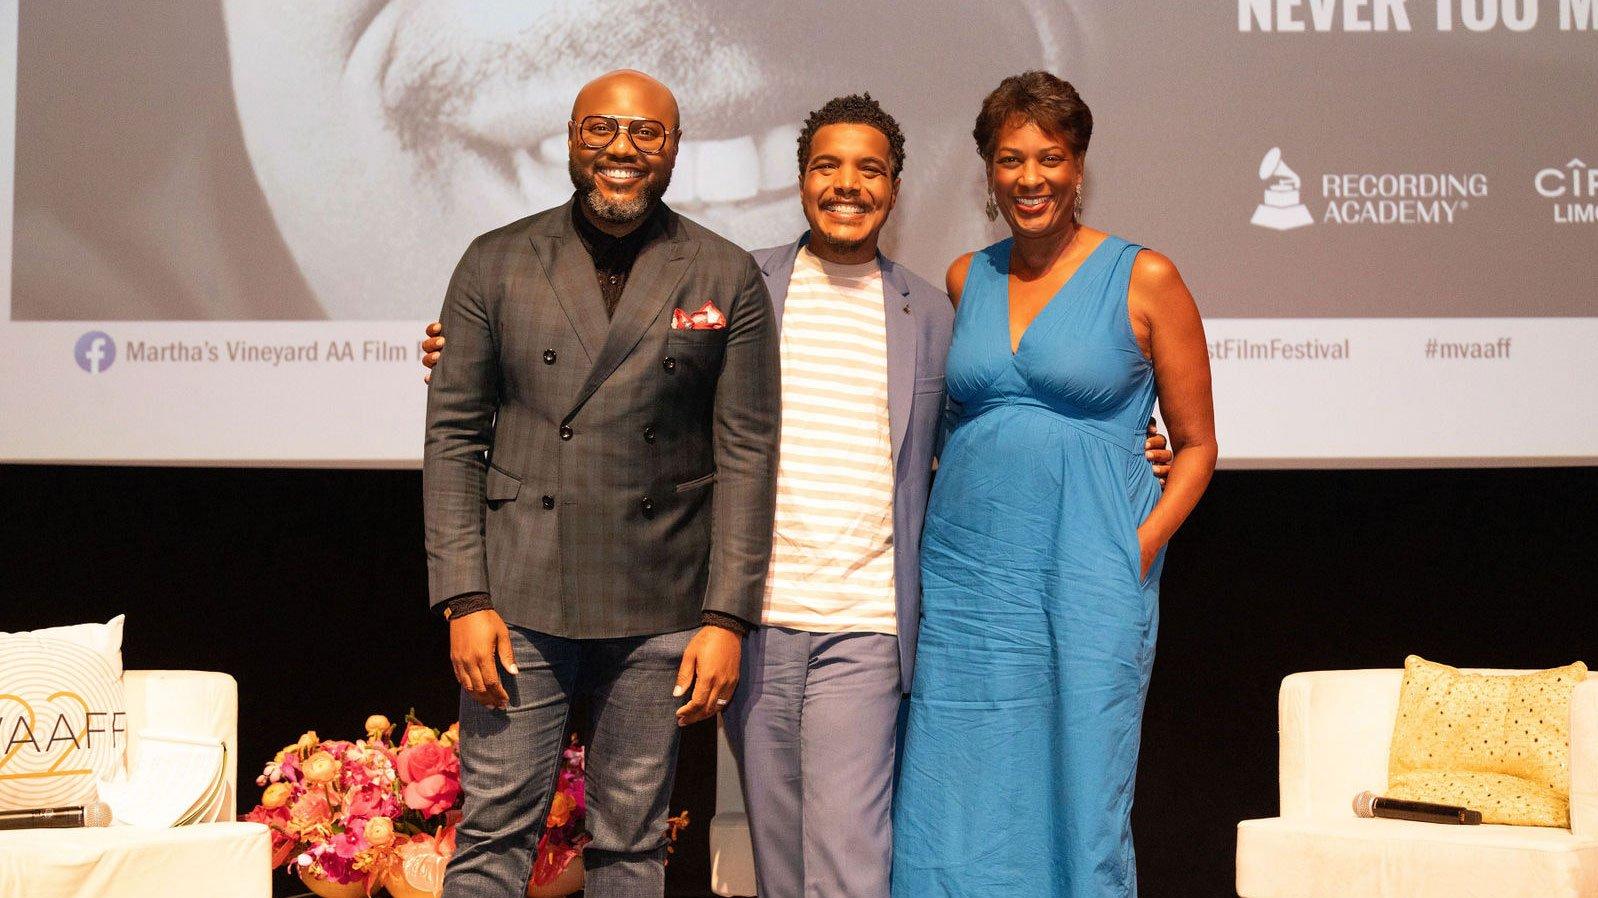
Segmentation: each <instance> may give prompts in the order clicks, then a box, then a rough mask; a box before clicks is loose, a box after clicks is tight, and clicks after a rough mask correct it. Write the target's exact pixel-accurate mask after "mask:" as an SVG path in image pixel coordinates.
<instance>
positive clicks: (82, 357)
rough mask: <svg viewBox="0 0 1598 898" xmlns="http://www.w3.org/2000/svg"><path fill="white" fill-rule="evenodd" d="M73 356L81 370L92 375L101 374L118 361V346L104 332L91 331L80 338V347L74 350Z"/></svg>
mask: <svg viewBox="0 0 1598 898" xmlns="http://www.w3.org/2000/svg"><path fill="white" fill-rule="evenodd" d="M72 356H73V358H76V359H77V360H78V367H79V368H82V369H83V370H85V371H87V372H89V373H90V374H99V373H100V372H101V371H104V370H105V369H107V368H109V367H111V363H112V362H114V361H116V360H117V344H116V342H115V341H113V340H112V339H111V336H110V335H109V334H107V333H106V332H104V331H89V332H88V333H86V334H84V335H83V336H81V337H79V338H78V345H77V346H74V347H73V348H72Z"/></svg>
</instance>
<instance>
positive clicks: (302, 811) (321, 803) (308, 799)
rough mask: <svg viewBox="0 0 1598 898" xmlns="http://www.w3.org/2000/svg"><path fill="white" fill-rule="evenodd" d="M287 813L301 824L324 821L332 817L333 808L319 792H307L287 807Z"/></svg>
mask: <svg viewBox="0 0 1598 898" xmlns="http://www.w3.org/2000/svg"><path fill="white" fill-rule="evenodd" d="M289 814H290V815H291V816H292V817H293V818H294V820H295V821H296V822H298V823H302V824H315V823H326V822H327V821H328V820H330V819H332V816H333V809H332V807H331V806H330V805H328V803H327V796H325V795H323V794H322V793H321V792H307V793H305V794H304V795H301V796H300V797H299V800H298V801H296V802H294V804H293V806H292V807H290V808H289Z"/></svg>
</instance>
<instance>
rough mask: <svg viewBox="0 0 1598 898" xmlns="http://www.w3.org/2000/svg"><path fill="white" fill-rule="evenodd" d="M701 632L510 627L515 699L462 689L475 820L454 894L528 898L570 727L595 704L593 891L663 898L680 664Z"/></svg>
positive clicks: (453, 870)
mask: <svg viewBox="0 0 1598 898" xmlns="http://www.w3.org/2000/svg"><path fill="white" fill-rule="evenodd" d="M693 633H694V631H692V630H684V631H681V632H678V633H666V634H662V635H659V636H634V637H626V638H621V639H563V638H560V637H557V636H550V635H548V634H545V633H538V632H535V631H533V630H525V629H521V628H519V627H511V628H510V639H511V648H512V650H513V652H514V654H515V657H516V666H517V668H519V669H520V671H521V672H520V673H518V674H515V675H512V674H510V673H509V672H508V671H504V670H501V671H500V675H501V678H502V682H503V683H504V685H505V691H506V693H508V694H509V696H510V703H509V705H508V706H507V707H506V708H505V710H502V711H499V710H492V709H489V708H485V707H483V706H482V705H479V704H478V703H477V702H475V701H473V700H472V699H471V697H470V696H468V695H467V694H466V693H465V691H462V692H461V699H460V721H461V741H460V753H461V785H462V787H463V789H464V791H465V795H466V802H465V806H464V809H463V810H464V815H463V816H462V817H461V821H460V825H459V827H458V828H457V831H456V839H457V842H456V850H455V856H454V857H453V858H452V859H451V860H450V863H449V867H448V869H447V870H446V871H445V876H444V896H445V898H505V896H508V895H521V894H523V893H524V892H525V891H526V889H527V880H528V878H529V877H530V876H531V875H532V870H533V861H534V856H533V852H534V849H535V848H536V847H537V845H538V838H539V836H540V835H541V834H542V833H543V830H544V819H545V818H546V817H547V816H548V815H549V806H550V801H551V799H552V798H553V796H554V785H555V779H556V776H557V775H558V773H559V771H560V756H561V749H562V747H563V745H564V741H565V735H566V732H567V728H568V726H569V725H570V716H571V703H572V700H573V698H575V697H577V696H579V695H581V696H583V697H584V698H585V699H586V700H587V704H588V708H589V715H588V716H589V725H588V732H585V733H582V734H581V736H582V739H583V743H584V744H585V745H587V746H588V755H587V770H588V778H587V784H586V788H587V801H588V821H587V829H588V831H589V832H590V833H591V834H592V835H593V837H594V840H593V841H592V842H591V843H589V845H588V847H587V848H586V849H585V850H584V852H583V866H584V867H585V869H586V877H585V886H584V892H583V894H585V895H587V896H588V898H660V896H661V895H662V894H664V892H665V888H666V870H665V863H664V859H665V849H666V817H667V815H668V809H667V801H668V800H669V799H670V797H671V784H672V777H673V775H674V774H675V772H676V767H677V742H678V728H677V719H676V716H675V714H674V712H675V711H676V709H677V707H678V706H679V705H680V704H682V703H683V702H684V701H686V699H679V698H674V697H673V696H672V694H671V691H672V687H673V686H674V685H675V683H676V679H677V666H678V664H679V663H680V662H681V661H682V655H683V650H684V649H686V648H687V647H688V640H689V639H690V638H692V636H693Z"/></svg>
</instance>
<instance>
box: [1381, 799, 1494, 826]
mask: <svg viewBox="0 0 1598 898" xmlns="http://www.w3.org/2000/svg"><path fill="white" fill-rule="evenodd" d="M1354 814H1355V816H1358V817H1386V818H1388V819H1390V820H1417V821H1419V822H1421V823H1451V824H1454V825H1456V826H1460V825H1463V826H1475V825H1476V824H1479V823H1481V811H1473V810H1471V809H1470V808H1461V807H1455V806H1454V805H1451V804H1431V803H1430V802H1425V801H1405V800H1404V799H1402V798H1386V797H1384V796H1381V795H1377V794H1376V793H1374V792H1361V793H1359V794H1358V795H1356V796H1354Z"/></svg>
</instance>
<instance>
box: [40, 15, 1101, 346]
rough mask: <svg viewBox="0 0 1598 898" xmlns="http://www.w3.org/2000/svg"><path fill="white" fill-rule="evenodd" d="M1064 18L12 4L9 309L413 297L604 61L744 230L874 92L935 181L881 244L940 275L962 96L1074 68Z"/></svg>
mask: <svg viewBox="0 0 1598 898" xmlns="http://www.w3.org/2000/svg"><path fill="white" fill-rule="evenodd" d="M1080 19H1081V16H1079V14H1078V13H1076V12H1075V11H1074V10H1073V7H1072V4H1070V3H1062V2H1059V0H1007V2H997V3H993V4H988V5H985V6H983V7H981V8H978V7H976V6H973V5H972V4H967V3H960V2H931V3H922V4H917V5H916V7H915V9H914V12H913V16H912V15H911V11H910V10H908V9H907V7H906V6H905V5H904V4H900V3H893V2H864V3H854V4H849V5H848V6H847V7H840V6H838V5H837V4H831V3H825V2H819V0H818V2H799V3H793V2H782V3H777V2H764V0H762V2H753V3H750V2H743V3H723V2H686V3H684V2H664V0H659V2H657V0H599V2H591V3H583V4H572V3H562V2H449V0H394V2H369V0H287V2H262V0H223V2H222V3H221V4H220V6H219V7H215V8H213V7H208V6H203V5H201V4H195V3H173V2H164V0H154V2H150V0H114V2H110V3H92V4H90V3H83V2H77V0H67V2H60V3H32V2H24V3H22V4H21V21H20V27H19V43H20V45H21V46H20V50H19V56H20V77H19V87H18V93H19V110H20V119H19V124H20V127H19V135H18V144H19V146H18V187H17V193H18V216H17V218H18V224H17V230H18V240H17V245H16V249H15V271H16V277H15V281H16V284H15V289H14V297H13V305H12V318H13V319H15V320H60V319H291V320H294V319H316V318H331V319H406V318H410V319H425V318H429V317H432V316H433V315H434V314H436V312H437V308H438V303H439V299H440V296H441V295H442V289H443V285H444V282H445V279H446V278H447V276H448V273H449V271H450V270H451V269H452V268H453V265H454V263H455V261H456V259H458V258H459V256H460V253H461V251H462V250H463V249H464V248H465V246H466V244H467V242H469V241H470V240H471V238H472V237H474V236H476V235H477V234H479V233H482V232H483V231H485V230H488V229H490V228H493V227H497V226H499V225H502V224H505V223H508V222H510V221H513V220H515V219H517V218H520V217H522V216H525V215H528V214H531V213H533V212H536V211H539V210H541V209H545V208H548V207H551V206H554V205H557V204H559V203H561V202H563V201H564V200H565V199H566V198H567V197H568V196H569V195H570V194H571V190H572V186H571V182H570V180H569V176H568V174H567V171H566V163H567V149H566V135H567V119H568V118H569V114H570V109H571V102H572V99H573V97H574V96H575V95H576V92H577V90H578V88H579V87H580V86H581V85H582V84H583V83H585V82H586V81H588V80H589V79H591V78H593V77H594V76H596V75H598V74H600V73H602V72H604V71H607V70H609V69H613V68H618V67H629V68H637V69H641V70H643V71H646V72H649V73H650V74H652V75H654V76H656V77H658V78H659V79H661V80H662V81H664V82H665V83H666V84H668V85H669V86H671V87H672V88H673V90H674V91H675V92H676V94H677V97H678V99H679V102H680V105H681V108H682V111H683V122H682V130H683V134H682V138H681V149H680V152H679V155H678V161H677V166H676V171H675V174H674V177H673V182H672V189H671V191H670V192H669V193H668V194H667V197H666V199H667V202H668V203H669V204H671V205H672V207H673V208H674V209H676V210H677V211H679V212H681V213H683V214H685V215H687V216H688V217H690V218H692V219H694V220H696V221H699V222H700V223H702V224H705V225H707V226H708V227H710V228H712V229H713V230H715V231H717V232H719V233H721V234H723V235H725V236H727V237H729V238H730V239H733V240H734V241H736V242H738V243H739V244H741V245H743V246H745V247H749V248H754V247H758V246H767V245H772V244H776V243H782V242H788V241H791V240H793V239H794V238H795V237H796V236H797V235H798V234H799V232H800V231H801V230H802V229H803V227H804V220H803V217H802V215H801V213H800V209H799V205H798V203H797V201H796V191H795V187H796V184H797V182H798V161H797V156H796V138H797V136H798V133H799V129H800V126H801V124H802V122H803V120H804V117H805V115H806V114H807V113H808V112H809V111H810V110H812V109H814V108H816V107H817V106H819V105H820V104H821V103H823V102H825V101H826V99H828V98H829V97H831V96H834V95H836V94H840V93H848V92H855V91H861V90H871V91H874V92H875V93H876V95H877V96H879V98H880V99H882V100H883V102H884V103H885V104H887V105H888V106H889V107H890V109H891V110H892V111H893V112H894V113H895V114H896V115H897V116H898V117H899V119H900V121H901V123H902V124H903V126H904V128H905V130H906V132H907V133H908V134H909V138H910V148H909V152H908V153H907V156H908V162H909V167H908V168H907V170H906V176H907V177H912V178H913V179H914V180H916V181H918V182H922V183H923V184H924V185H925V186H927V187H928V188H929V189H927V190H924V191H915V192H914V193H913V194H907V196H906V201H905V206H904V207H903V208H902V209H901V210H900V212H899V213H898V221H897V222H896V224H897V226H898V227H897V230H896V231H895V239H896V240H897V241H898V243H899V244H901V245H914V246H916V247H917V256H918V257H921V258H926V259H929V260H930V259H937V260H939V261H938V262H937V263H936V264H937V265H939V266H941V265H942V264H945V263H946V261H947V259H949V258H953V257H954V256H955V255H957V254H958V253H960V252H962V251H964V250H965V249H969V248H970V247H971V246H975V245H980V244H981V243H983V242H985V240H986V238H985V234H986V230H985V225H986V222H985V220H983V218H982V216H981V214H980V209H981V205H982V187H981V179H980V166H979V165H978V164H977V161H976V156H975V154H974V152H973V150H972V144H971V138H970V136H969V130H970V124H969V121H970V120H971V119H972V118H973V117H974V115H975V111H976V107H977V104H978V102H979V101H980V99H981V96H982V94H983V93H985V92H986V91H987V90H989V89H991V87H992V86H993V85H995V84H997V83H998V81H999V79H1000V78H1002V77H1003V76H1004V75H1006V74H1009V73H1011V71H1012V70H1013V69H1016V68H1017V66H1018V64H1019V65H1024V66H1029V67H1038V66H1043V67H1049V66H1055V67H1058V66H1060V65H1062V64H1063V63H1064V62H1066V60H1067V58H1068V57H1071V56H1073V55H1075V49H1074V48H1075V45H1076V38H1075V35H1077V34H1079V33H1080V32H1081V31H1082V30H1083V29H1084V28H1085V27H1086V26H1085V25H1083V24H1081V23H1080V21H1079V20H1080ZM912 20H913V25H914V27H908V26H910V25H911V24H912ZM68 44H70V45H71V46H73V47H74V50H73V52H71V53H70V54H67V53H63V52H61V51H62V50H63V49H64V46H65V45H68ZM996 47H998V48H1003V51H1002V52H996V51H995V48H996ZM90 50H92V51H93V52H88V51H90ZM950 110H956V111H957V112H958V114H957V115H951V113H950ZM63 126H66V127H63ZM934 184H939V185H942V187H940V189H937V190H933V189H930V188H931V187H932V185H934ZM956 212H957V214H951V213H956ZM931 274H933V275H936V274H937V272H936V271H933V272H931Z"/></svg>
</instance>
